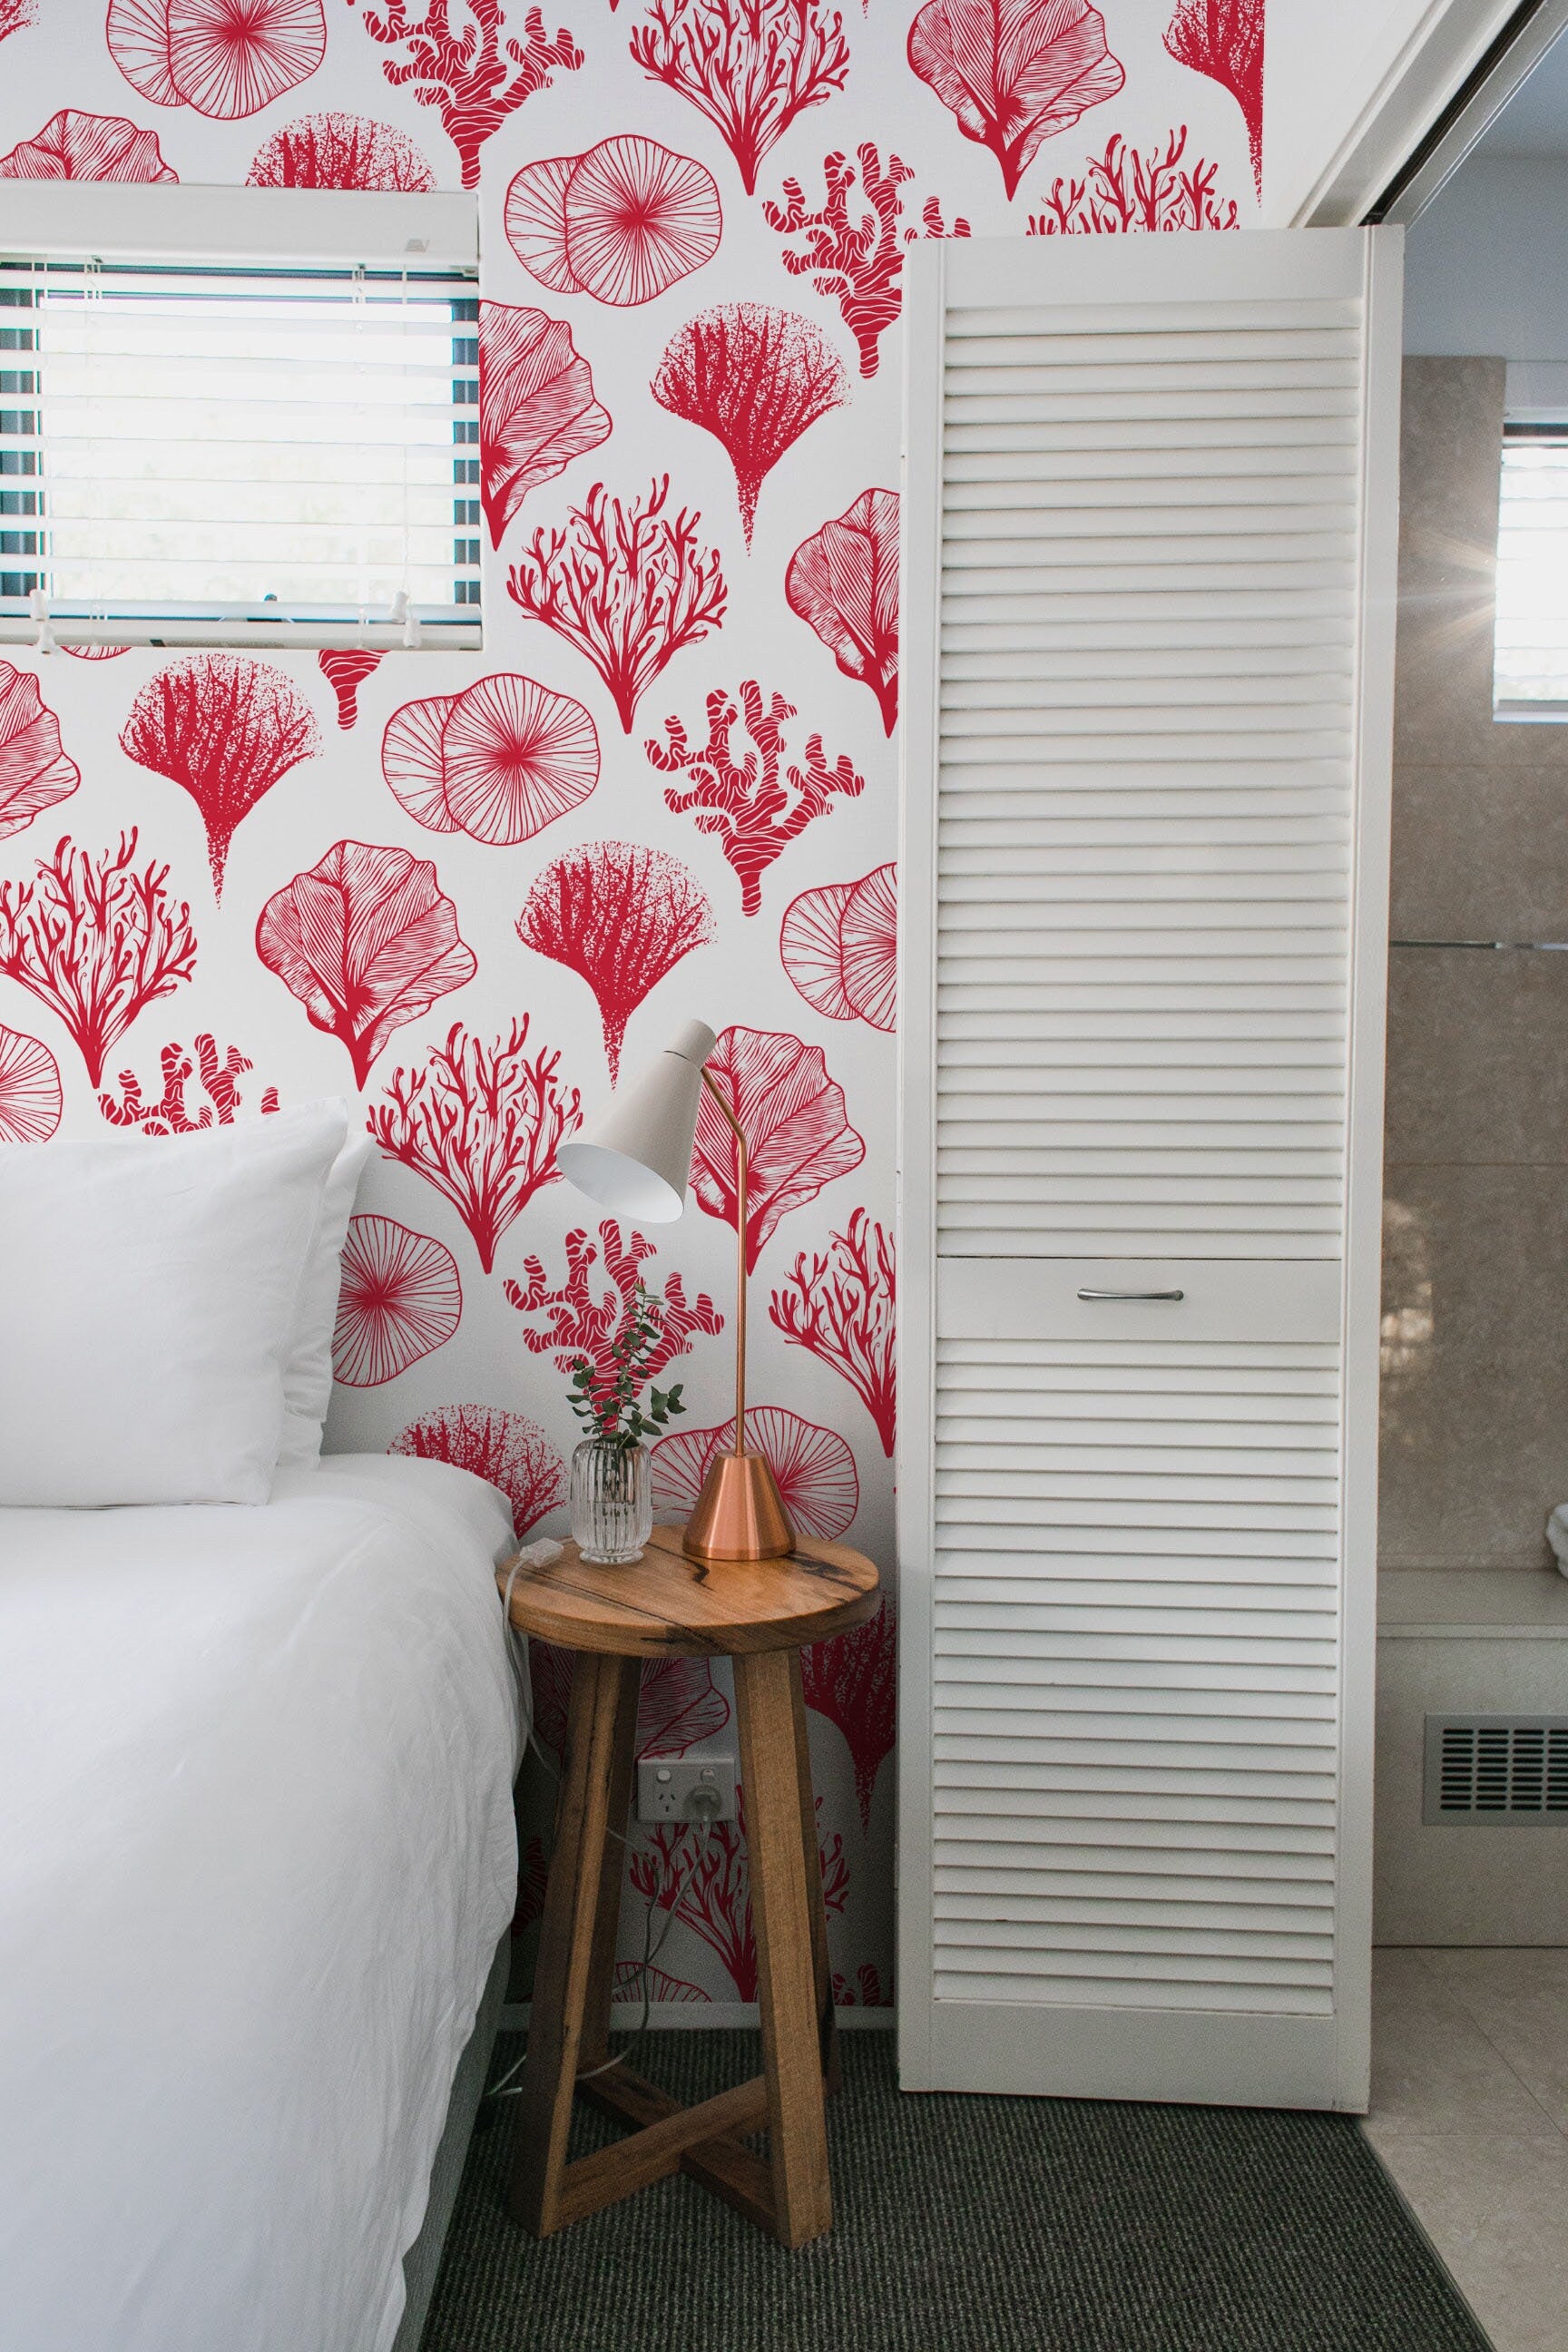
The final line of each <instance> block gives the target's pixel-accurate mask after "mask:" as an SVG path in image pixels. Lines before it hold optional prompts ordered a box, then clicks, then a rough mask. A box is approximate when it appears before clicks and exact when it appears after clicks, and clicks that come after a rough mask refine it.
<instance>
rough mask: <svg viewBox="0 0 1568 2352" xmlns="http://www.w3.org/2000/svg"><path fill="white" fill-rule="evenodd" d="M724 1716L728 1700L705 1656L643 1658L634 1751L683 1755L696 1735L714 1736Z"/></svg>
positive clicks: (727, 1714)
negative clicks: (716, 1681) (635, 1747)
mask: <svg viewBox="0 0 1568 2352" xmlns="http://www.w3.org/2000/svg"><path fill="white" fill-rule="evenodd" d="M729 1720H730V1702H729V1700H728V1699H727V1698H726V1697H725V1696H724V1694H723V1692H722V1691H721V1690H720V1689H719V1687H718V1686H717V1685H716V1684H715V1682H714V1680H713V1669H712V1667H711V1666H710V1664H709V1663H708V1660H707V1659H706V1658H645V1659H644V1660H643V1669H642V1683H641V1685H640V1688H639V1690H638V1694H637V1754H638V1755H639V1756H684V1755H685V1754H686V1751H687V1749H688V1748H695V1747H696V1746H697V1744H698V1742H699V1740H701V1739H713V1738H717V1737H718V1735H719V1733H720V1732H721V1731H722V1730H723V1728H724V1726H725V1725H726V1724H727V1723H728V1722H729Z"/></svg>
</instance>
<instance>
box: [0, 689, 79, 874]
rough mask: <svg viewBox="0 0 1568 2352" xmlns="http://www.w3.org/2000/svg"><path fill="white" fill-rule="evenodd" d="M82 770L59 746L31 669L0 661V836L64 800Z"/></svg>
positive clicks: (54, 724)
mask: <svg viewBox="0 0 1568 2352" xmlns="http://www.w3.org/2000/svg"><path fill="white" fill-rule="evenodd" d="M80 782H81V770H80V769H79V767H78V766H77V763H76V761H74V760H68V759H67V757H66V755H65V753H64V752H63V751H61V749H60V722H59V720H58V719H57V718H56V717H55V714H54V712H53V711H52V710H51V709H49V708H48V705H47V703H46V702H44V701H43V700H42V699H41V698H40V696H39V693H38V681H37V678H36V677H34V676H33V673H32V671H31V670H26V669H17V668H16V666H15V665H14V664H13V663H11V662H8V661H0V841H5V839H6V838H7V837H8V836H9V835H11V834H13V833H20V832H21V831H22V829H23V827H24V826H25V825H29V824H32V822H33V819H34V818H35V817H36V816H37V815H38V814H39V813H40V812H41V811H42V810H44V809H47V808H52V807H53V806H54V804H55V803H56V802H57V801H63V800H68V799H69V797H70V795H71V793H74V792H75V790H76V788H77V786H78V784H79V783H80Z"/></svg>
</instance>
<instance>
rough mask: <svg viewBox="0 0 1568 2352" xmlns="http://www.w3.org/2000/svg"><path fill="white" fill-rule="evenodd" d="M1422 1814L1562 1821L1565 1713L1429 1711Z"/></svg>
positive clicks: (1566, 1810)
mask: <svg viewBox="0 0 1568 2352" xmlns="http://www.w3.org/2000/svg"><path fill="white" fill-rule="evenodd" d="M1421 1818H1422V1820H1423V1821H1424V1822H1549V1821H1556V1822H1564V1823H1568V1715H1471V1716H1452V1715H1429V1716H1428V1717H1426V1781H1425V1788H1424V1791H1423V1803H1422V1808H1421Z"/></svg>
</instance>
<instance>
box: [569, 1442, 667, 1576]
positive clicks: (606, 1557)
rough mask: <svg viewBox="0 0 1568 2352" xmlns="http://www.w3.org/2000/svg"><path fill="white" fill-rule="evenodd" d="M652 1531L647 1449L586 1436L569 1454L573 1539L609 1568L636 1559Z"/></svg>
mask: <svg viewBox="0 0 1568 2352" xmlns="http://www.w3.org/2000/svg"><path fill="white" fill-rule="evenodd" d="M652 1532H653V1481H652V1478H651V1476H650V1475H649V1472H648V1458H647V1448H646V1447H645V1446H641V1445H616V1444H612V1443H611V1442H610V1441H609V1440H607V1439H605V1438H603V1437H585V1438H584V1440H583V1443H582V1444H581V1445H579V1446H578V1447H577V1449H576V1451H575V1452H574V1454H573V1456H572V1540H573V1542H574V1544H575V1545H576V1547H577V1549H578V1550H579V1551H580V1552H581V1553H582V1555H583V1558H584V1559H593V1560H598V1561H600V1562H602V1563H603V1564H605V1566H608V1567H619V1566H621V1565H623V1564H624V1563H626V1562H627V1561H629V1560H634V1559H641V1558H642V1556H643V1547H644V1546H645V1544H646V1543H647V1539H648V1537H649V1536H650V1535H651V1534H652Z"/></svg>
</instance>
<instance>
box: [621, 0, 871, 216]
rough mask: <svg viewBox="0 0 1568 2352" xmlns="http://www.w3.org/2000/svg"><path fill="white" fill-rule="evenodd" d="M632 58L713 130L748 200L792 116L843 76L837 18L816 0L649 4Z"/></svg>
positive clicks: (816, 102)
mask: <svg viewBox="0 0 1568 2352" xmlns="http://www.w3.org/2000/svg"><path fill="white" fill-rule="evenodd" d="M631 53H632V58H633V61H634V62H635V63H636V64H637V65H639V66H641V68H642V69H643V71H644V73H646V74H647V77H648V79H650V80H651V81H661V82H663V83H664V84H665V85H666V87H667V88H668V89H672V90H674V91H675V93H676V95H677V96H678V97H679V98H684V99H686V100H689V103H690V104H691V105H693V106H694V107H695V108H696V109H697V110H698V112H699V114H701V115H703V116H705V117H706V119H707V120H708V121H710V123H711V124H712V125H713V128H714V130H715V131H717V132H718V133H719V136H720V138H721V139H722V141H723V142H724V144H725V146H726V147H728V149H729V150H730V152H731V155H732V156H733V157H734V159H735V163H736V165H737V167H738V169H739V171H740V174H741V184H742V187H743V188H744V189H745V191H746V194H748V195H749V196H750V195H754V194H755V193H756V186H757V172H758V168H759V166H760V165H761V163H762V161H763V157H764V156H765V155H766V154H767V153H768V152H769V151H770V150H771V149H772V148H773V147H774V146H776V145H777V143H778V142H779V141H780V140H781V139H782V138H783V137H784V132H785V131H787V130H788V129H789V127H790V124H791V123H792V122H793V121H795V117H796V116H797V115H799V114H803V113H804V112H805V110H806V108H807V107H809V106H820V105H822V104H823V102H824V100H826V99H828V98H830V97H831V96H832V95H833V92H834V91H835V90H837V89H843V87H844V84H845V80H846V79H847V75H848V72H849V48H848V44H847V42H846V40H845V38H844V20H843V18H842V17H841V16H839V14H838V12H837V9H836V8H835V9H829V8H827V7H825V6H823V5H820V0H653V5H652V6H651V7H650V8H649V10H648V12H647V17H646V18H645V19H644V21H643V23H642V24H641V25H639V26H638V27H637V31H636V32H635V33H634V34H633V35H632V41H631Z"/></svg>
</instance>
